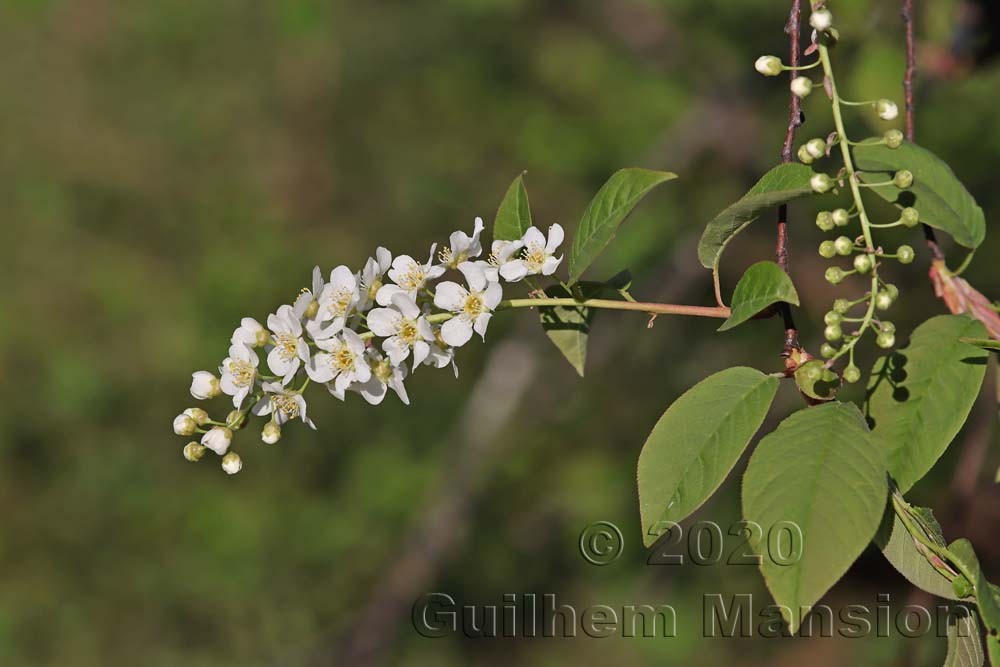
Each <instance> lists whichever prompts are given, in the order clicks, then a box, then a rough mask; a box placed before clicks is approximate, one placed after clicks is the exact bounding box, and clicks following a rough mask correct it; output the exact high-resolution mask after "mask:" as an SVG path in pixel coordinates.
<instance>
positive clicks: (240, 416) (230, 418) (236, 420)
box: [226, 410, 247, 431]
mask: <svg viewBox="0 0 1000 667" xmlns="http://www.w3.org/2000/svg"><path fill="white" fill-rule="evenodd" d="M246 418H247V416H246V413H245V412H241V411H239V410H230V411H229V414H228V415H226V426H228V427H229V428H231V429H233V430H234V431H238V430H240V429H241V428H243V424H244V423H245V422H246Z"/></svg>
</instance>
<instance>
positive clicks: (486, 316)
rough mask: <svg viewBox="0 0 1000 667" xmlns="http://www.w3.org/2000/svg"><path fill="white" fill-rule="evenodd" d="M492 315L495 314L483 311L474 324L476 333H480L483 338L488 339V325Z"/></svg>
mask: <svg viewBox="0 0 1000 667" xmlns="http://www.w3.org/2000/svg"><path fill="white" fill-rule="evenodd" d="M492 317H493V315H492V314H490V313H483V314H482V315H480V316H479V317H477V318H476V323H475V325H473V328H474V329H475V330H476V333H477V334H479V335H480V336H481V337H482V339H483V340H486V327H487V326H489V324H490V318H492Z"/></svg>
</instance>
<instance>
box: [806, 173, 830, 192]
mask: <svg viewBox="0 0 1000 667" xmlns="http://www.w3.org/2000/svg"><path fill="white" fill-rule="evenodd" d="M809 186H810V187H811V188H812V189H813V192H817V193H819V194H823V193H824V192H828V191H829V190H830V188H832V187H833V179H832V178H830V177H829V176H827V175H826V174H815V175H814V176H813V177H812V178H810V179H809Z"/></svg>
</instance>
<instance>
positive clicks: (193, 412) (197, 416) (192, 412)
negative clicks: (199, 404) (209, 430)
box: [184, 408, 209, 426]
mask: <svg viewBox="0 0 1000 667" xmlns="http://www.w3.org/2000/svg"><path fill="white" fill-rule="evenodd" d="M184 414H186V415H187V416H188V417H190V418H191V419H193V420H194V423H195V424H197V425H198V426H201V425H202V424H204V423H205V422H207V421H208V419H209V417H208V413H207V412H205V411H204V410H202V409H201V408H188V409H187V410H185V411H184Z"/></svg>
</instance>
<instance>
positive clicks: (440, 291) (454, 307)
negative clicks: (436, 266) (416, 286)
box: [434, 280, 469, 312]
mask: <svg viewBox="0 0 1000 667" xmlns="http://www.w3.org/2000/svg"><path fill="white" fill-rule="evenodd" d="M467 296H469V292H468V290H466V289H465V288H464V287H462V286H461V285H459V284H458V283H453V282H451V281H450V280H446V281H444V282H443V283H440V284H439V285H438V286H437V288H436V289H435V290H434V305H435V306H437V307H438V308H443V309H444V310H450V311H452V312H458V311H460V310H462V304H464V303H465V298H466V297H467Z"/></svg>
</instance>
